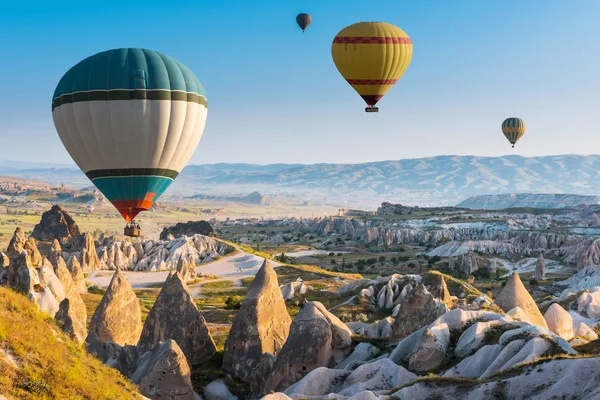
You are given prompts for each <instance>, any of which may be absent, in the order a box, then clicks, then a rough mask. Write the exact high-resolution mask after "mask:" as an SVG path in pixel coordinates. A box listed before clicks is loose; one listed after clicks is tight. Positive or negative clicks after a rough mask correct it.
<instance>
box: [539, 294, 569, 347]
mask: <svg viewBox="0 0 600 400" xmlns="http://www.w3.org/2000/svg"><path fill="white" fill-rule="evenodd" d="M544 319H545V320H546V324H547V325H548V329H550V330H551V331H552V332H554V333H556V334H557V335H558V336H560V337H562V338H563V339H565V340H571V339H572V338H573V318H572V317H571V314H569V313H568V312H566V311H565V309H564V308H562V307H561V306H560V304H558V303H554V304H552V305H551V306H550V307H548V310H547V311H546V313H545V314H544Z"/></svg>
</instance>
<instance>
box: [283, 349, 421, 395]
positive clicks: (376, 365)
mask: <svg viewBox="0 0 600 400" xmlns="http://www.w3.org/2000/svg"><path fill="white" fill-rule="evenodd" d="M415 378H416V375H415V374H413V373H411V372H409V371H407V370H406V369H404V368H403V367H401V366H399V365H396V364H394V363H393V362H391V361H390V360H389V359H387V358H383V359H381V360H378V361H374V362H371V363H368V364H363V365H361V366H359V367H358V368H356V369H355V370H354V371H353V372H351V373H350V372H349V371H346V370H341V369H329V368H324V367H322V368H317V369H315V370H313V371H311V372H310V373H309V374H308V375H306V376H305V377H304V378H302V379H301V380H300V381H298V382H296V383H295V384H294V385H292V386H290V387H289V388H288V389H287V390H286V391H285V394H286V395H287V396H289V397H291V398H306V396H325V398H328V397H327V396H328V395H330V393H337V396H336V397H334V398H340V399H346V398H353V399H357V400H359V399H372V398H375V399H376V398H377V397H373V393H376V394H379V393H381V394H383V392H385V391H388V390H390V389H393V388H394V387H397V386H402V385H404V384H406V383H408V382H410V381H412V380H414V379H415ZM368 392H371V393H370V394H369V393H368ZM330 396H331V395H330ZM329 398H331V397H329Z"/></svg>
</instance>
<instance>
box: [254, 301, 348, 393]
mask: <svg viewBox="0 0 600 400" xmlns="http://www.w3.org/2000/svg"><path fill="white" fill-rule="evenodd" d="M351 343H352V341H351V331H350V330H349V329H348V328H347V327H346V325H344V324H343V323H342V322H341V321H340V320H339V319H338V318H337V317H335V316H334V315H333V314H331V313H329V312H328V311H327V310H326V309H325V307H323V305H322V304H321V303H319V302H308V303H306V304H304V307H302V310H300V312H299V313H298V315H296V317H295V318H294V320H293V322H292V325H291V327H290V334H289V336H288V339H287V341H286V342H285V344H284V346H283V348H282V349H281V352H280V353H279V355H278V356H277V360H276V361H275V364H274V366H273V372H272V374H271V376H270V377H269V379H268V380H267V382H266V384H265V388H264V390H263V391H264V392H269V391H271V390H281V389H285V388H287V387H289V386H290V385H292V384H294V383H296V382H297V381H298V380H300V379H302V377H303V376H305V375H306V374H308V373H309V372H310V371H312V370H314V369H316V368H319V367H330V366H333V364H334V363H335V359H336V358H340V361H341V359H342V358H343V356H344V355H345V354H346V353H347V352H348V351H349V350H350V345H351Z"/></svg>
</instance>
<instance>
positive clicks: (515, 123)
mask: <svg viewBox="0 0 600 400" xmlns="http://www.w3.org/2000/svg"><path fill="white" fill-rule="evenodd" d="M502 133H504V136H505V137H506V139H508V141H509V142H510V143H511V144H512V145H513V147H515V143H517V142H518V141H519V139H521V137H523V135H524V134H525V122H523V120H522V119H521V118H515V117H511V118H507V119H505V120H504V122H502Z"/></svg>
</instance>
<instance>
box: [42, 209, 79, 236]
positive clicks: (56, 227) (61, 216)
mask: <svg viewBox="0 0 600 400" xmlns="http://www.w3.org/2000/svg"><path fill="white" fill-rule="evenodd" d="M80 234H81V233H80V232H79V227H78V226H77V224H76V223H75V221H74V220H73V218H71V216H70V215H69V214H68V213H67V212H66V211H64V210H63V209H62V208H60V206H58V205H53V206H52V208H51V209H50V210H49V211H46V212H44V213H43V214H42V219H41V220H40V223H39V224H37V225H36V226H35V227H34V228H33V232H32V233H31V236H33V237H34V238H36V239H37V240H42V241H45V242H50V241H53V240H55V239H57V240H58V241H59V242H61V243H65V242H67V241H68V240H69V239H72V238H76V237H77V236H79V235H80Z"/></svg>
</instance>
